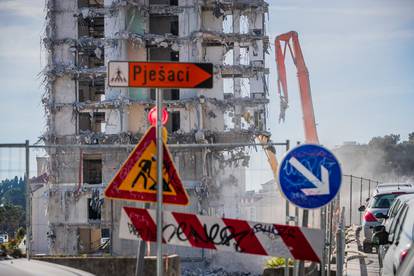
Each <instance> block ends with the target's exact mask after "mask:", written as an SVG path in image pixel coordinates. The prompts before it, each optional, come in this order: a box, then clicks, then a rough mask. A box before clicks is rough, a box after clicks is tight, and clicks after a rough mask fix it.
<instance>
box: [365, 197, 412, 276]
mask: <svg viewBox="0 0 414 276" xmlns="http://www.w3.org/2000/svg"><path fill="white" fill-rule="evenodd" d="M380 228H381V229H377V230H378V231H376V232H375V234H374V235H373V240H376V241H378V244H380V245H387V244H388V245H389V247H388V250H387V252H386V253H385V256H384V259H383V269H382V275H383V276H390V275H396V273H397V269H398V267H399V266H400V264H401V263H402V261H403V260H404V258H405V257H406V256H407V254H408V252H409V249H410V247H411V246H412V244H413V239H414V235H413V231H414V198H412V199H409V200H407V201H406V202H404V203H402V206H401V208H400V209H399V210H398V212H397V214H396V215H395V218H394V219H393V222H392V223H391V225H390V229H389V231H386V230H385V226H381V227H380Z"/></svg>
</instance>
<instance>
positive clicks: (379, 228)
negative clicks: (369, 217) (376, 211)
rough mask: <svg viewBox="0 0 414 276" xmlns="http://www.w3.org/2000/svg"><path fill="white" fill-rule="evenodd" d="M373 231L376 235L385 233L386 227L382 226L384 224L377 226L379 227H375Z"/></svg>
mask: <svg viewBox="0 0 414 276" xmlns="http://www.w3.org/2000/svg"><path fill="white" fill-rule="evenodd" d="M373 230H374V233H375V232H381V231H385V226H384V225H382V224H381V225H377V226H374V228H373Z"/></svg>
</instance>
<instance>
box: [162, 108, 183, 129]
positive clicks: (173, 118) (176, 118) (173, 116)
mask: <svg viewBox="0 0 414 276" xmlns="http://www.w3.org/2000/svg"><path fill="white" fill-rule="evenodd" d="M165 126H166V128H167V130H168V132H170V133H171V132H176V131H178V130H179V129H180V127H181V126H180V111H172V112H171V111H170V112H169V119H168V122H167V124H166V125H165Z"/></svg>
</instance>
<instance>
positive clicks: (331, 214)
mask: <svg viewBox="0 0 414 276" xmlns="http://www.w3.org/2000/svg"><path fill="white" fill-rule="evenodd" d="M333 209H334V201H331V203H330V204H329V213H328V214H329V225H328V229H329V230H328V243H329V244H328V276H330V275H331V255H332V226H333V225H332V220H333Z"/></svg>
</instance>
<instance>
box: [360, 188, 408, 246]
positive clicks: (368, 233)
mask: <svg viewBox="0 0 414 276" xmlns="http://www.w3.org/2000/svg"><path fill="white" fill-rule="evenodd" d="M407 193H414V185H412V184H402V183H387V184H379V185H378V186H377V187H376V188H375V190H374V193H373V196H372V197H371V198H370V199H369V201H368V203H367V205H366V206H365V205H362V206H360V207H359V208H358V210H359V211H361V212H363V211H365V213H364V215H363V217H362V229H363V234H364V235H363V243H362V246H363V251H364V252H366V253H371V252H372V247H373V243H372V234H373V230H374V227H376V226H379V225H381V222H382V219H380V218H377V217H376V216H377V214H379V213H381V214H383V215H386V214H387V212H388V209H389V208H390V207H391V204H392V203H393V201H394V199H395V198H396V197H398V196H400V195H402V194H407Z"/></svg>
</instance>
